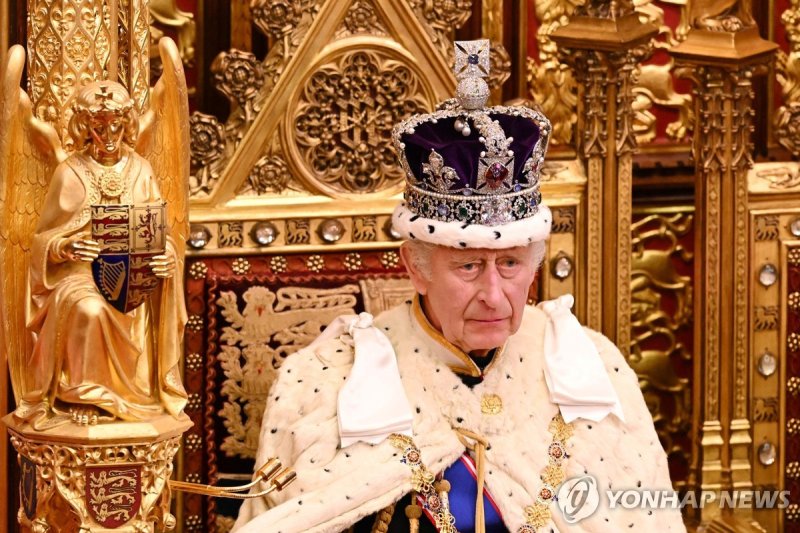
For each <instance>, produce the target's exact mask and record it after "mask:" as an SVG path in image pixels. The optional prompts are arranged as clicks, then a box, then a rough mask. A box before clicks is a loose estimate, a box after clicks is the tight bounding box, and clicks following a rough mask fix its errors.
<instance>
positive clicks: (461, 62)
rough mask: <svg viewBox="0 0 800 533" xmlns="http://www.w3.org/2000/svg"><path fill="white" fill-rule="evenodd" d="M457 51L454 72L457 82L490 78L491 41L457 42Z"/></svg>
mask: <svg viewBox="0 0 800 533" xmlns="http://www.w3.org/2000/svg"><path fill="white" fill-rule="evenodd" d="M455 50H456V64H455V67H454V69H453V71H454V72H455V74H456V79H457V80H462V79H464V78H486V77H488V76H489V39H480V40H478V41H456V42H455Z"/></svg>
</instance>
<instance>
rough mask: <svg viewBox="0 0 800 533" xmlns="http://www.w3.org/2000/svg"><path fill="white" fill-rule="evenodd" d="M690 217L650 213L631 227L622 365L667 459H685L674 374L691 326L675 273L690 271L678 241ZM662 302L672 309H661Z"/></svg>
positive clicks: (683, 393)
mask: <svg viewBox="0 0 800 533" xmlns="http://www.w3.org/2000/svg"><path fill="white" fill-rule="evenodd" d="M692 224H693V216H692V215H691V214H689V213H677V214H675V215H672V216H666V215H661V214H653V215H649V216H646V217H644V218H643V219H641V220H639V221H637V222H635V223H634V224H633V226H632V233H633V237H632V242H631V244H632V250H633V254H632V270H631V274H632V275H631V332H632V335H631V352H630V357H629V359H628V362H629V363H630V365H631V368H633V369H634V371H636V373H637V375H638V376H639V379H640V380H642V383H643V384H644V385H643V387H642V393H643V394H644V397H645V401H646V402H647V404H648V407H649V408H650V410H651V413H652V414H653V419H654V421H655V424H656V431H657V432H658V434H659V437H661V439H662V442H664V443H665V449H666V450H667V453H668V454H670V455H673V456H674V455H675V454H677V455H678V456H680V457H681V458H682V460H683V461H685V462H687V464H688V461H689V458H688V456H687V455H686V451H685V449H684V448H683V447H682V446H681V442H680V440H679V439H680V436H681V435H684V434H685V433H686V431H688V429H689V428H690V427H691V397H690V393H691V391H690V388H689V380H688V379H686V378H685V377H682V376H681V375H680V373H679V371H678V367H680V366H681V362H684V363H683V364H686V363H685V362H687V361H689V360H690V358H691V356H690V354H689V352H688V349H687V346H685V345H684V343H683V342H681V340H680V336H681V333H682V332H684V331H685V330H686V329H687V328H690V326H691V318H692V300H693V295H692V284H691V278H690V277H689V276H686V275H682V274H681V273H680V272H679V269H678V265H680V264H681V263H683V264H685V265H686V268H687V269H689V268H691V264H690V262H691V260H692V254H691V253H689V252H688V251H687V250H686V249H684V248H683V246H682V245H681V244H680V240H679V239H680V238H681V237H684V236H686V235H689V234H690V232H691V230H692ZM663 302H670V304H669V307H672V306H674V310H673V311H672V312H668V311H666V309H667V306H665V305H664V304H663Z"/></svg>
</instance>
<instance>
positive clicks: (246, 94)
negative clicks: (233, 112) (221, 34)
mask: <svg viewBox="0 0 800 533" xmlns="http://www.w3.org/2000/svg"><path fill="white" fill-rule="evenodd" d="M211 71H212V72H213V73H214V85H215V86H216V88H217V89H218V90H219V91H220V92H221V93H222V94H224V95H225V96H226V97H228V99H229V100H230V101H231V103H233V104H236V105H238V106H239V109H241V110H242V111H243V112H244V121H245V123H250V122H251V121H252V120H253V118H254V117H255V113H256V112H257V107H256V106H255V103H254V99H255V97H256V96H257V95H258V91H259V89H260V88H261V84H262V82H263V80H264V72H263V70H262V67H261V63H260V62H259V61H258V60H257V59H256V56H254V55H253V54H251V53H250V52H243V51H241V50H229V51H228V52H222V53H221V54H219V55H218V56H217V58H216V59H215V60H214V64H213V65H211Z"/></svg>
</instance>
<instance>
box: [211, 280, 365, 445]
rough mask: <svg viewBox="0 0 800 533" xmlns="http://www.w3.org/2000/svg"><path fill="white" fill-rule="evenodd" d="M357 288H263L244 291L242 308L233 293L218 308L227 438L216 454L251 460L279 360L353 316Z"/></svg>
mask: <svg viewBox="0 0 800 533" xmlns="http://www.w3.org/2000/svg"><path fill="white" fill-rule="evenodd" d="M359 292H360V291H359V288H358V287H357V286H356V285H343V286H341V287H338V288H335V289H310V288H302V287H282V288H280V289H278V290H277V291H275V292H273V291H271V290H269V289H268V288H266V287H263V286H258V285H257V286H254V287H250V288H249V289H247V290H246V291H245V292H244V294H243V295H242V300H244V308H243V309H242V310H241V311H240V307H239V305H240V304H239V300H238V298H237V295H236V293H234V292H228V291H225V292H222V293H221V294H220V297H219V298H218V300H217V305H218V306H219V307H220V311H221V313H222V316H223V318H224V320H225V325H224V326H223V327H222V334H221V336H220V341H221V345H220V352H219V354H218V355H217V358H218V359H219V361H220V366H221V368H222V371H223V372H224V375H225V379H224V381H223V382H222V387H221V389H220V390H221V393H220V395H221V397H222V399H223V406H222V409H221V410H220V411H219V416H220V417H221V418H222V421H223V424H224V425H225V428H226V429H227V430H228V434H227V435H226V436H225V438H224V439H223V441H222V445H221V446H220V448H221V449H222V451H224V452H226V453H227V454H228V455H230V456H239V457H242V458H254V457H255V456H256V451H257V450H258V435H259V429H260V426H261V419H262V417H263V414H264V409H265V407H266V401H267V394H268V392H269V389H270V387H271V385H272V382H273V381H274V380H275V377H276V376H277V372H278V369H279V368H280V366H281V364H282V363H283V360H284V359H285V358H286V357H287V356H288V355H289V354H291V353H294V352H296V351H297V350H299V349H301V348H303V347H305V346H307V345H308V344H309V343H311V341H313V340H314V339H315V338H316V337H317V336H318V335H319V333H320V331H321V330H322V328H323V327H325V326H327V325H328V324H329V323H330V322H331V321H332V320H333V319H335V318H336V317H337V316H340V315H343V314H348V313H354V312H355V311H354V309H355V305H356V294H358V293H359Z"/></svg>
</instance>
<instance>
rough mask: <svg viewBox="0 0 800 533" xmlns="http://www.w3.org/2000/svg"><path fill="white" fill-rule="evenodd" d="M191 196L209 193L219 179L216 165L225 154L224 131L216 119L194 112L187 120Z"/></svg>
mask: <svg viewBox="0 0 800 533" xmlns="http://www.w3.org/2000/svg"><path fill="white" fill-rule="evenodd" d="M189 132H190V136H191V164H192V171H193V172H194V174H193V175H192V176H191V177H190V178H189V191H190V192H191V194H193V195H197V194H199V193H206V194H207V193H209V192H210V191H211V189H212V188H213V187H214V183H215V182H216V181H217V179H218V178H219V169H218V168H217V165H215V163H217V162H218V161H219V160H220V159H221V158H222V155H223V154H224V152H225V129H224V128H223V126H222V124H220V123H219V121H218V120H217V118H216V117H214V116H212V115H206V114H204V113H200V112H199V111H195V112H194V113H192V116H191V118H190V119H189Z"/></svg>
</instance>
